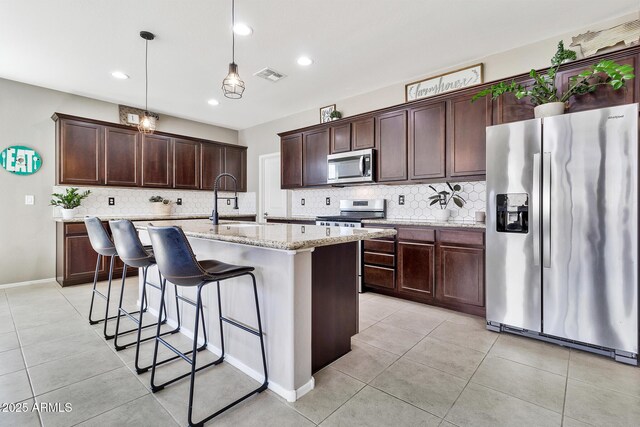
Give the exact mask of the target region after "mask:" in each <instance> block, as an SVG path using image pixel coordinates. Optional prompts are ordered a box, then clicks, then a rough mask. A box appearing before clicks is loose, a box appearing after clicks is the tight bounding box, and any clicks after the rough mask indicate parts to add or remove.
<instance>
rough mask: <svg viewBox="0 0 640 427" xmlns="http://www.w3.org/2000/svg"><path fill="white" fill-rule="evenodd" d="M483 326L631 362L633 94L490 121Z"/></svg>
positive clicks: (634, 322) (634, 340)
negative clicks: (591, 105) (618, 100)
mask: <svg viewBox="0 0 640 427" xmlns="http://www.w3.org/2000/svg"><path fill="white" fill-rule="evenodd" d="M486 240H487V242H486V244H487V252H486V283H487V285H486V305H487V328H488V329H491V330H497V331H509V332H513V333H518V334H521V335H528V336H532V337H534V338H539V339H544V340H547V341H553V342H557V343H559V344H562V345H567V346H572V347H578V348H583V349H585V350H590V351H594V352H598V353H601V354H606V355H609V356H611V357H615V358H616V360H619V361H621V362H625V363H631V364H635V365H637V362H638V358H637V355H638V301H639V295H638V104H631V105H624V106H619V107H611V108H605V109H600V110H591V111H585V112H579V113H572V114H565V115H561V116H555V117H549V118H544V119H534V120H527V121H522V122H516V123H510V124H505V125H498V126H490V127H488V128H487V231H486Z"/></svg>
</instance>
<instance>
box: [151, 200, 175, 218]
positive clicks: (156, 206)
mask: <svg viewBox="0 0 640 427" xmlns="http://www.w3.org/2000/svg"><path fill="white" fill-rule="evenodd" d="M149 201H150V202H151V206H152V207H153V213H155V214H157V215H171V204H172V203H173V202H172V201H171V200H169V199H165V198H164V197H162V196H151V197H150V198H149Z"/></svg>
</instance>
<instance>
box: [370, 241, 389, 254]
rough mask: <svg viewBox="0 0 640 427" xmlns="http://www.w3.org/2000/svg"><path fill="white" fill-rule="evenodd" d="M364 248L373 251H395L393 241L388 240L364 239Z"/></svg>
mask: <svg viewBox="0 0 640 427" xmlns="http://www.w3.org/2000/svg"><path fill="white" fill-rule="evenodd" d="M364 250H365V251H374V252H386V253H390V254H392V253H395V251H396V247H395V243H393V241H389V240H365V241H364Z"/></svg>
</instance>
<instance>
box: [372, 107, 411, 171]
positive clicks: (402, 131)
mask: <svg viewBox="0 0 640 427" xmlns="http://www.w3.org/2000/svg"><path fill="white" fill-rule="evenodd" d="M376 147H377V148H378V158H377V162H378V181H379V182H387V181H404V180H406V179H407V112H406V110H401V111H393V112H391V113H386V114H382V115H380V116H378V117H376Z"/></svg>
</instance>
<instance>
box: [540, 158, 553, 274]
mask: <svg viewBox="0 0 640 427" xmlns="http://www.w3.org/2000/svg"><path fill="white" fill-rule="evenodd" d="M542 266H543V267H544V268H550V267H551V153H543V155H542Z"/></svg>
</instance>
